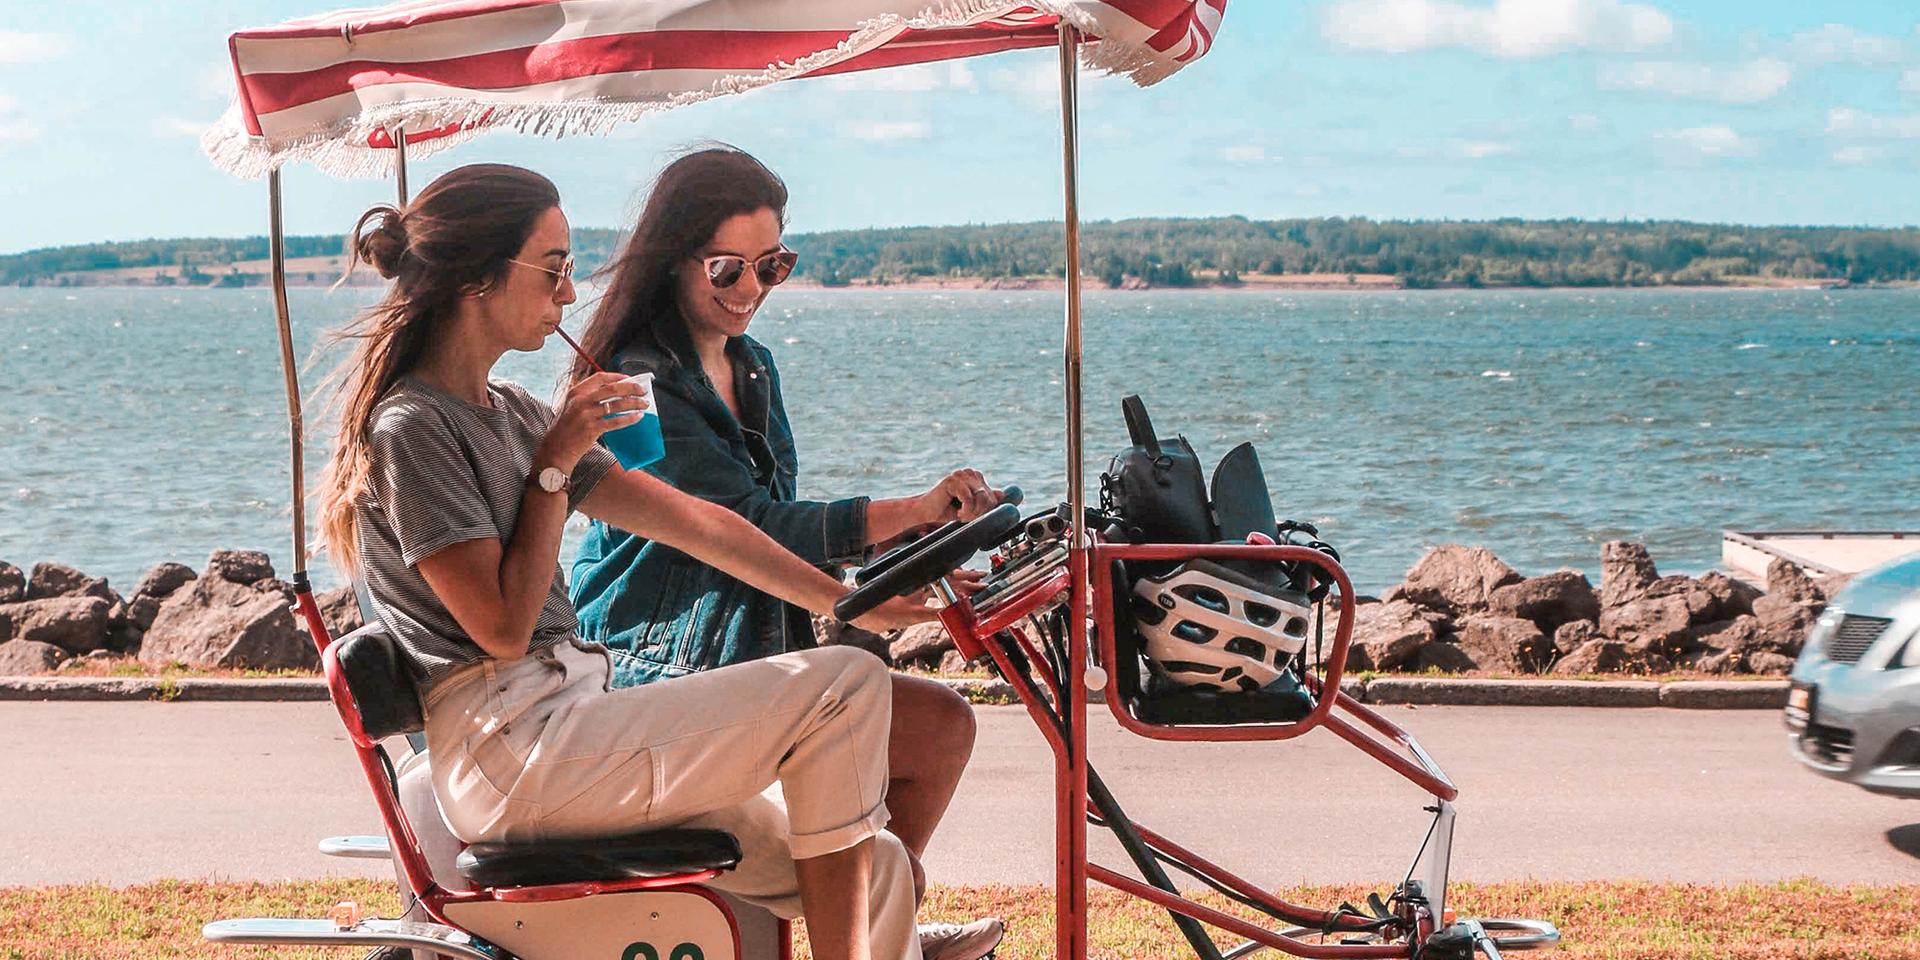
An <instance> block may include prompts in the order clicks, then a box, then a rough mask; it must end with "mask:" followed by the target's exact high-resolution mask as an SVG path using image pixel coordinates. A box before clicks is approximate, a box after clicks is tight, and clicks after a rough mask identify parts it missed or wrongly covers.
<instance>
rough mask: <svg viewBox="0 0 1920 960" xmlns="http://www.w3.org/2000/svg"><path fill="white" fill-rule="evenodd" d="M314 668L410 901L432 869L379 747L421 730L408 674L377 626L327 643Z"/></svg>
mask: <svg viewBox="0 0 1920 960" xmlns="http://www.w3.org/2000/svg"><path fill="white" fill-rule="evenodd" d="M320 666H321V668H322V669H324V670H325V671H326V673H327V689H328V693H329V694H331V695H332V698H333V706H334V709H335V710H337V711H339V713H340V722H341V723H342V724H345V725H346V728H347V737H348V738H349V739H351V740H352V741H353V747H354V753H355V754H356V755H358V757H359V759H360V770H361V772H362V773H363V774H365V775H366V778H367V786H368V787H369V788H371V789H372V790H373V802H374V806H376V807H378V808H379V810H380V818H381V820H382V821H384V822H385V824H386V828H387V840H388V841H389V842H390V843H392V844H393V852H394V856H395V857H396V858H397V859H398V860H399V861H400V871H401V874H402V875H403V876H404V877H405V878H406V882H407V886H408V887H409V888H410V889H411V891H412V893H413V894H414V895H415V896H420V895H423V894H424V893H425V892H426V891H427V890H428V889H430V888H431V887H432V886H433V885H434V880H433V868H432V866H431V865H430V864H429V863H428V862H427V858H426V854H425V852H423V851H422V849H421V847H420V842H419V839H418V838H417V837H416V836H415V835H414V832H413V825H412V824H411V823H409V822H408V821H407V815H406V811H405V810H404V809H402V808H401V806H400V796H399V784H398V778H397V777H396V776H395V771H394V769H393V761H392V760H391V759H390V758H389V757H388V756H387V751H386V749H385V748H384V747H382V746H381V745H380V741H381V740H382V739H384V738H386V737H391V736H396V735H399V734H402V733H413V732H416V731H419V730H422V729H425V726H426V724H425V721H424V718H423V716H422V714H421V711H420V694H419V689H418V687H416V686H415V685H414V682H413V675H412V674H411V673H409V672H407V664H406V661H405V660H404V659H402V657H401V656H400V648H399V645H398V644H397V643H395V642H394V639H393V635H392V634H389V633H388V632H387V629H386V627H385V626H384V625H382V624H381V623H379V622H378V621H372V622H369V623H368V624H367V625H366V626H364V627H361V628H360V629H358V630H355V631H353V632H352V633H349V634H347V635H346V636H344V637H341V638H339V639H338V640H335V641H333V642H332V643H330V644H328V645H327V649H326V650H325V651H323V652H322V653H321V654H320Z"/></svg>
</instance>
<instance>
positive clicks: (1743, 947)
mask: <svg viewBox="0 0 1920 960" xmlns="http://www.w3.org/2000/svg"><path fill="white" fill-rule="evenodd" d="M1277 892H1278V893H1279V894H1280V895H1281V896H1282V897H1285V898H1287V899H1289V900H1292V901H1295V902H1298V903H1305V904H1309V905H1314V906H1332V905H1334V904H1337V903H1339V902H1340V901H1342V900H1352V901H1356V902H1357V901H1358V900H1359V899H1360V898H1362V897H1364V896H1365V895H1366V894H1367V893H1368V892H1370V888H1367V887H1360V886H1314V887H1296V888H1292V889H1283V890H1280V891H1277ZM1452 898H1453V904H1454V906H1455V908H1457V909H1458V910H1459V911H1460V912H1461V914H1462V915H1463V916H1464V915H1477V916H1524V917H1534V918H1538V919H1543V920H1548V921H1551V922H1553V923H1555V924H1557V925H1559V927H1560V930H1561V932H1562V934H1563V940H1562V944H1561V948H1560V949H1559V950H1558V951H1555V952H1553V953H1550V954H1541V956H1543V957H1546V956H1551V957H1564V958H1569V960H1789V958H1792V960H1829V958H1831V960H1843V958H1845V960H1852V958H1859V960H1920V911H1916V909H1915V904H1916V903H1920V886H1893V885H1889V886H1834V885H1829V884H1823V883H1818V882H1815V881H1812V880H1790V881H1784V882H1780V883H1747V884H1734V885H1727V886H1708V885H1693V884H1661V883H1648V882H1641V881H1624V882H1584V883H1498V884H1456V885H1454V887H1453V889H1452ZM348 899H352V900H358V901H360V903H361V904H362V905H363V906H364V907H365V908H366V909H367V910H368V911H370V912H373V913H384V914H391V913H392V912H393V911H395V910H397V909H398V901H397V899H396V897H395V896H394V893H393V885H392V884H391V883H384V882H378V881H371V880H315V881H301V882H293V883H277V884H266V883H233V882H208V881H175V880H170V881H162V882H158V883H148V884H140V885H136V886H131V887H125V888H118V889H116V888H112V887H107V886H104V885H99V884H88V885H77V886H55V887H15V888H0V960H54V958H60V960H65V958H71V957H90V958H99V960H151V958H163V957H208V958H231V960H244V958H259V960H268V958H273V960H293V958H316V960H318V958H347V960H351V958H354V957H357V956H358V954H357V953H355V952H352V951H348V950H341V949H331V950H329V949H322V948H317V947H316V948H307V949H285V950H277V951H268V950H265V949H261V948H254V947H228V946H213V945H210V944H206V943H203V942H201V940H200V926H201V924H203V923H205V922H207V921H209V920H214V919H219V918H223V917H246V916H308V917H320V916H325V915H326V910H327V909H328V908H329V907H331V906H332V905H333V904H335V903H337V902H339V901H341V900H348ZM1201 899H1202V900H1203V902H1206V903H1208V904H1209V905H1212V906H1215V907H1220V908H1222V909H1227V908H1228V907H1229V906H1230V905H1228V904H1226V903H1224V902H1223V901H1222V900H1220V899H1219V898H1218V897H1213V896H1211V895H1209V896H1207V897H1203V898H1201ZM1092 903H1093V910H1092V915H1093V920H1092V925H1091V926H1090V927H1089V929H1088V941H1089V943H1090V945H1091V948H1090V950H1089V954H1090V955H1091V956H1093V957H1097V958H1102V960H1155V958H1181V957H1189V956H1191V953H1190V952H1189V951H1188V949H1187V947H1186V945H1185V942H1184V941H1182V940H1181V939H1180V937H1179V935H1178V934H1177V933H1176V932H1175V930H1174V928H1173V925H1172V924H1171V923H1170V922H1169V921H1168V920H1167V916H1166V914H1165V913H1164V912H1163V911H1161V910H1160V909H1159V908H1157V907H1153V906H1151V905H1148V904H1145V903H1143V902H1141V901H1136V900H1130V899H1127V898H1125V897H1123V896H1121V895H1119V894H1117V893H1114V892H1112V891H1108V890H1104V889H1096V890H1094V891H1093V896H1092ZM1231 912H1235V913H1239V914H1241V915H1243V916H1244V915H1246V913H1247V912H1246V911H1245V910H1243V909H1239V908H1233V909H1232V911H1231ZM987 915H994V916H999V917H1003V918H1005V919H1006V920H1007V924H1008V930H1009V932H1008V935H1007V942H1006V943H1005V944H1004V945H1003V946H1002V947H1001V949H1000V952H999V956H1000V958H1001V960H1042V958H1051V957H1053V956H1054V949H1053V947H1054V928H1053V894H1052V892H1051V891H1050V890H1049V889H1047V888H1044V887H1037V886H1026V887H1010V886H978V887H934V888H933V889H932V890H930V891H929V892H928V895H927V902H926V904H925V905H924V907H923V908H922V910H921V916H922V918H923V919H926V920H954V921H960V920H968V919H972V918H974V917H980V916H987ZM1220 940H1221V943H1222V945H1223V946H1232V945H1233V943H1234V942H1235V941H1233V940H1231V938H1227V937H1222V938H1220ZM805 941H806V938H805V935H804V932H802V933H800V934H799V935H798V936H797V938H796V942H797V943H798V945H799V950H798V951H797V956H799V957H806V956H807V951H806V948H805ZM1261 956H1264V957H1273V956H1278V954H1273V953H1263V954H1261Z"/></svg>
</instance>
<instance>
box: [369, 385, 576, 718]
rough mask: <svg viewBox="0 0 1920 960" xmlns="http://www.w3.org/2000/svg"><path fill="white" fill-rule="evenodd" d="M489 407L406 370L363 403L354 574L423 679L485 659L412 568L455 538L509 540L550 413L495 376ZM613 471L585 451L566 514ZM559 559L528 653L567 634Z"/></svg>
mask: <svg viewBox="0 0 1920 960" xmlns="http://www.w3.org/2000/svg"><path fill="white" fill-rule="evenodd" d="M487 396H488V398H489V399H490V400H491V401H492V406H480V405H478V404H474V403H469V402H468V401H466V400H463V399H461V398H459V397H456V396H454V395H452V394H450V393H447V392H445V391H442V390H439V389H437V388H435V387H432V386H429V385H428V384H426V383H423V382H421V381H419V380H417V379H414V378H412V377H407V378H403V379H402V380H401V381H400V382H399V383H397V384H395V385H394V387H393V389H392V390H389V391H388V392H387V395H386V396H385V397H382V398H381V400H380V402H379V403H378V404H376V405H375V406H374V408H373V414H372V416H371V420H372V436H371V440H370V444H369V450H368V460H369V462H368V469H367V483H366V487H365V490H364V492H362V493H361V495H360V497H359V499H357V500H356V501H355V502H354V536H355V540H356V541H357V542H358V544H359V549H360V574H361V576H362V577H363V578H365V580H366V584H367V592H368V593H369V594H370V595H371V596H372V598H373V607H374V610H375V612H376V613H377V614H378V615H379V618H380V622H381V623H383V624H385V625H386V628H387V630H388V631H390V632H391V633H392V634H393V636H394V638H395V639H397V640H398V641H399V642H400V647H401V649H402V650H403V651H405V653H406V656H407V659H408V661H409V666H410V668H411V669H412V672H413V676H414V679H415V680H416V681H419V682H420V683H421V684H422V686H423V687H424V686H426V685H430V684H432V683H433V681H435V680H438V679H439V678H441V677H443V676H446V675H447V674H448V673H449V672H451V671H452V670H453V669H454V668H456V667H459V666H462V665H464V664H468V663H474V662H477V661H479V660H480V659H481V658H483V657H485V656H486V653H485V652H484V651H482V650H481V649H480V647H479V645H478V644H476V643H474V642H473V640H472V639H471V638H470V637H468V635H467V632H466V631H465V630H462V629H461V628H460V624H459V622H458V621H456V620H455V619H454V618H453V614H451V613H449V612H448V611H447V608H446V605H445V604H443V603H441V602H440V598H439V596H438V595H437V594H435V593H434V592H433V588H432V587H431V586H428V585H427V580H426V578H425V577H423V576H421V575H420V568H419V566H418V564H419V563H420V561H421V560H423V559H425V558H427V557H430V556H433V555H434V554H436V553H438V552H440V551H441V550H444V549H446V548H447V547H450V546H452V545H454V544H456V543H462V542H465V541H468V540H481V539H485V538H487V537H496V538H498V539H499V540H500V542H501V543H502V544H505V543H506V542H507V541H509V540H511V539H512V538H513V530H514V525H515V523H516V521H518V520H519V518H520V502H521V499H522V498H523V497H524V496H525V495H526V491H527V478H528V475H529V473H530V472H531V471H532V469H533V453H534V450H535V449H536V448H537V447H538V446H539V445H540V441H541V439H542V438H543V437H545V436H546V433H547V426H548V425H549V424H551V423H552V422H553V418H554V413H553V410H552V408H550V407H548V406H547V405H546V404H544V403H541V402H540V401H539V400H536V399H534V398H533V396H532V395H531V394H529V393H527V391H526V388H524V387H521V386H520V385H519V384H516V383H510V382H508V381H505V380H494V381H491V382H490V383H488V384H487ZM613 466H614V459H613V455H612V454H610V453H608V452H607V450H606V448H604V447H601V446H598V445H596V446H594V447H593V448H592V449H590V450H589V451H588V452H587V455H586V456H584V457H581V458H580V463H579V465H577V466H575V467H574V469H573V486H572V488H571V489H570V490H569V491H568V494H567V507H568V509H577V508H578V507H579V504H580V501H581V500H582V499H584V498H585V497H586V496H587V494H588V493H590V492H592V490H593V488H594V486H595V485H596V484H598V483H599V482H600V478H602V477H604V476H606V473H607V471H608V470H609V469H611V468H612V467H613ZM575 626H576V621H575V619H574V615H573V604H572V603H571V602H569V601H568V600H567V585H566V581H565V580H564V579H563V578H562V577H561V574H560V564H559V562H558V559H557V558H556V559H555V562H554V565H553V587H552V588H551V589H550V590H548V591H547V600H546V604H545V605H544V606H543V607H542V608H541V610H540V617H539V619H538V621H536V622H535V624H534V628H533V642H532V643H531V645H529V647H528V649H529V650H541V649H545V648H547V647H551V646H553V645H554V644H556V643H559V642H561V641H563V640H565V639H567V638H568V637H569V636H571V635H572V634H573V632H574V628H575Z"/></svg>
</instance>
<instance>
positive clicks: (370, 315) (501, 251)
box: [315, 163, 560, 573]
mask: <svg viewBox="0 0 1920 960" xmlns="http://www.w3.org/2000/svg"><path fill="white" fill-rule="evenodd" d="M559 205H560V191H559V190H557V189H555V188H554V185H553V182H552V181H550V180H548V179H547V178H546V177H543V176H541V175H539V174H537V173H534V172H533V171H531V170H527V169H524V168H522V167H515V166H509V165H507V164H500V163H476V164H471V165H469V166H464V167H459V168H457V169H454V170H449V171H448V172H446V173H444V174H442V175H440V177H438V178H437V179H435V180H434V181H433V182H432V183H431V184H428V185H427V188H426V189H425V190H422V191H420V194H419V195H418V196H416V197H414V198H413V202H411V203H409V204H407V207H406V209H405V210H401V209H398V208H396V207H393V206H390V205H388V204H380V205H378V206H375V207H373V208H372V209H370V210H368V211H367V212H366V213H364V214H362V215H361V216H360V220H359V222H358V223H355V224H354V225H353V233H351V234H349V235H348V237H347V272H348V273H349V274H350V273H352V272H353V267H354V265H355V264H358V263H361V262H366V263H369V264H371V265H372V266H373V268H374V269H375V270H377V271H379V273H380V275H381V276H382V277H386V278H387V279H389V280H392V281H393V285H392V286H390V287H389V288H388V289H387V294H386V296H385V297H382V298H381V299H380V302H379V303H376V304H374V305H373V306H371V307H369V308H367V309H366V310H364V311H362V312H361V313H360V314H359V315H358V316H356V317H355V318H354V319H353V320H352V321H351V322H349V323H348V324H347V325H346V326H345V327H343V328H342V329H340V330H338V331H336V332H335V333H334V334H333V337H332V341H331V342H338V341H340V340H352V341H355V345H354V348H353V354H352V356H350V357H348V358H347V359H346V360H345V361H343V362H342V363H341V364H340V366H339V367H337V368H335V369H334V371H333V374H332V375H331V376H330V377H328V378H327V384H328V385H329V386H330V387H332V390H333V394H332V399H333V402H332V409H333V411H334V412H335V413H336V414H337V415H338V417H339V429H338V431H337V432H336V433H335V434H334V442H333V455H332V457H331V458H330V459H329V460H328V462H327V467H326V470H325V471H324V472H323V473H322V474H321V477H320V488H319V490H318V491H316V494H315V495H316V496H317V497H318V499H319V506H320V511H319V512H320V539H321V542H322V544H323V545H324V546H325V549H326V551H327V556H328V557H329V558H330V559H332V560H333V562H334V565H335V566H337V567H339V568H340V569H341V570H342V571H346V572H349V573H351V572H352V571H353V570H354V568H355V566H356V565H357V563H358V561H359V548H358V544H357V543H356V542H355V540H354V529H353V528H354V500H355V499H356V498H357V497H359V495H360V493H361V492H362V491H363V490H364V489H365V487H366V482H367V467H368V463H367V448H368V439H369V434H370V433H371V430H372V424H371V423H370V422H369V420H370V419H371V417H372V414H373V408H374V405H375V404H377V403H379V402H380V398H381V397H384V396H386V393H387V391H388V390H391V389H393V385H394V384H395V383H397V382H399V380H400V378H401V377H402V376H404V375H406V373H407V372H408V371H410V370H412V369H413V368H414V366H415V365H417V364H418V363H419V362H420V360H421V357H422V356H423V355H424V354H425V353H426V348H427V345H428V344H429V343H430V342H432V340H433V338H434V336H435V335H436V334H437V332H438V331H439V329H440V328H441V327H442V326H444V325H445V323H446V320H447V318H448V317H450V316H452V315H453V312H454V309H455V307H456V306H457V305H458V304H459V302H460V299H461V298H462V297H464V296H468V295H471V294H473V293H474V292H476V291H481V290H485V289H487V288H489V287H491V286H492V285H493V284H495V283H498V282H499V281H500V280H501V278H502V275H503V274H504V273H505V272H506V269H507V260H508V259H509V258H511V257H514V256H516V255H518V254H519V252H520V248H521V247H522V246H524V245H525V244H526V242H527V237H528V236H530V235H531V234H532V233H533V228H534V225H535V223H536V222H537V221H538V220H539V219H540V216H541V215H542V214H544V213H546V212H547V211H548V210H551V209H553V208H554V207H557V206H559Z"/></svg>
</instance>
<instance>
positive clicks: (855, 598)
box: [833, 486, 1022, 620]
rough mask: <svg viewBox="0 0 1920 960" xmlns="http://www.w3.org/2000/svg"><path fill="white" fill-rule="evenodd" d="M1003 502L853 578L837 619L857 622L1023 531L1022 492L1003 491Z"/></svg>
mask: <svg viewBox="0 0 1920 960" xmlns="http://www.w3.org/2000/svg"><path fill="white" fill-rule="evenodd" d="M1002 497H1003V499H1002V500H1001V503H1000V505H999V506H997V507H994V508H993V509H992V510H989V511H987V512H986V513H983V514H981V515H979V516H977V517H975V518H973V519H972V520H969V521H966V522H962V521H959V520H955V521H953V522H952V523H948V524H946V525H945V526H942V527H940V528H939V529H937V530H935V531H933V532H932V533H930V534H927V535H926V536H924V537H921V538H920V539H918V540H915V541H914V542H912V543H909V544H907V545H905V546H902V547H897V548H895V549H893V550H889V551H887V552H886V553H885V554H883V555H881V556H880V557H879V559H877V560H875V561H874V562H872V563H870V564H867V566H866V567H864V568H862V569H861V570H860V572H859V573H857V574H855V575H854V580H853V582H854V583H855V584H857V586H855V587H854V588H853V590H852V592H850V593H848V594H847V595H846V596H844V597H841V598H840V600H839V602H837V603H835V604H834V605H833V615H834V616H835V617H836V618H838V619H840V620H853V619H855V618H857V617H860V616H862V615H864V614H865V613H866V612H867V611H869V610H872V609H873V608H874V607H877V606H879V605H881V604H883V603H885V602H887V601H888V600H891V599H893V598H894V597H898V596H904V595H906V594H909V593H912V592H913V591H915V590H918V589H920V588H921V587H924V586H926V585H927V584H930V583H932V582H934V581H935V580H938V579H940V578H941V577H944V576H946V575H947V574H949V573H952V572H953V571H954V569H955V568H957V567H959V566H960V565H961V564H963V563H966V562H967V561H968V560H970V559H972V558H973V555H974V554H976V553H979V552H980V551H982V550H985V549H987V548H988V547H991V546H994V545H995V544H998V543H999V542H1001V541H1002V540H1005V539H1007V538H1008V537H1009V536H1012V535H1013V533H1014V531H1016V530H1019V529H1020V501H1021V499H1022V495H1021V492H1020V488H1019V487H1013V486H1010V487H1007V488H1006V490H1004V491H1002Z"/></svg>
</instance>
